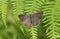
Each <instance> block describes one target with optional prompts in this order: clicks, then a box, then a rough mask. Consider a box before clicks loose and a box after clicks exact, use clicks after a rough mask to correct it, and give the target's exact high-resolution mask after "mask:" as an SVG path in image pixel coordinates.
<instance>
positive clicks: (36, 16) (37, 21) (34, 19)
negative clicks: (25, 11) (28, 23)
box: [31, 13, 43, 26]
mask: <svg viewBox="0 0 60 39" xmlns="http://www.w3.org/2000/svg"><path fill="white" fill-rule="evenodd" d="M42 15H43V13H35V14H32V15H31V17H32V25H33V26H37V25H38V24H40V21H41V20H40V19H41V18H42Z"/></svg>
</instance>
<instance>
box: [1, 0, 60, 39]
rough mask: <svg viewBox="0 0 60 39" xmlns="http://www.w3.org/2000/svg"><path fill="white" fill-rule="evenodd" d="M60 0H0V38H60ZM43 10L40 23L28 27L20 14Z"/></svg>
mask: <svg viewBox="0 0 60 39" xmlns="http://www.w3.org/2000/svg"><path fill="white" fill-rule="evenodd" d="M59 2H60V0H4V1H3V0H0V39H60V4H59ZM39 11H43V18H42V21H41V22H42V23H41V25H39V26H33V27H30V28H27V27H25V25H24V24H23V23H22V22H21V21H20V20H19V18H18V15H20V14H24V13H26V14H32V13H35V12H39Z"/></svg>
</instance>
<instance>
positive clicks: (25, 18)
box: [19, 14, 31, 27]
mask: <svg viewBox="0 0 60 39" xmlns="http://www.w3.org/2000/svg"><path fill="white" fill-rule="evenodd" d="M19 18H20V20H22V22H23V23H24V24H25V26H26V27H30V26H31V21H30V17H29V16H28V15H26V14H24V15H19Z"/></svg>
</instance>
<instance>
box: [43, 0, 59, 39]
mask: <svg viewBox="0 0 60 39" xmlns="http://www.w3.org/2000/svg"><path fill="white" fill-rule="evenodd" d="M58 1H59V0H54V1H47V2H46V6H47V7H46V6H45V7H44V6H43V8H45V9H44V11H45V15H44V16H45V17H44V19H43V23H45V24H44V27H48V28H47V30H46V33H47V36H48V38H49V39H56V38H58V37H59V36H60V33H59V32H60V25H59V23H60V21H59V20H60V19H59V18H60V16H59V14H60V12H59V10H58V8H59V4H58ZM59 2H60V1H59Z"/></svg>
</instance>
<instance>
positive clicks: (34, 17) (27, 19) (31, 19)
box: [19, 12, 43, 27]
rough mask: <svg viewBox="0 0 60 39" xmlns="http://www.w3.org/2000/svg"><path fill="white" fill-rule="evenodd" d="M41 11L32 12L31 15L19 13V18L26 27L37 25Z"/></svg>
mask: <svg viewBox="0 0 60 39" xmlns="http://www.w3.org/2000/svg"><path fill="white" fill-rule="evenodd" d="M42 16H43V13H42V12H38V13H34V14H31V15H27V14H21V15H19V18H20V20H21V21H22V22H23V23H24V24H25V26H26V27H31V26H37V25H39V24H40V21H41V18H42Z"/></svg>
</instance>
